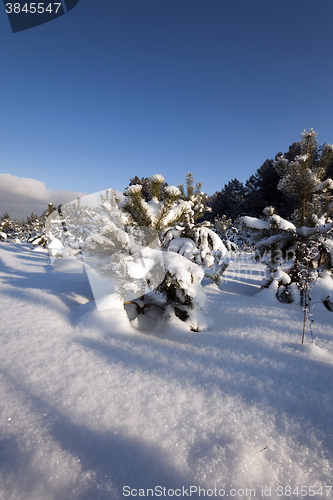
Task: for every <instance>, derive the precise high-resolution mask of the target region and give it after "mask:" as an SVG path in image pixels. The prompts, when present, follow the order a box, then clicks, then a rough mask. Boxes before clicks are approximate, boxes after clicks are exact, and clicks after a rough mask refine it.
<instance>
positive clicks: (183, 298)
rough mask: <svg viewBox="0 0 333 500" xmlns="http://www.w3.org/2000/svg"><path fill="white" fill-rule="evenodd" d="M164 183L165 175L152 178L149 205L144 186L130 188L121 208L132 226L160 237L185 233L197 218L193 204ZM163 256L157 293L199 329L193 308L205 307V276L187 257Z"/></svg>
mask: <svg viewBox="0 0 333 500" xmlns="http://www.w3.org/2000/svg"><path fill="white" fill-rule="evenodd" d="M163 183H164V177H163V176H161V175H154V176H152V177H151V187H150V194H151V200H149V201H148V202H147V201H146V200H145V199H144V197H143V195H142V187H141V185H132V186H129V188H127V190H126V191H125V197H126V198H125V201H124V203H123V204H122V205H121V209H122V210H123V211H124V212H125V214H126V215H127V216H128V222H127V224H128V225H129V226H139V227H142V226H147V227H151V228H152V229H154V230H156V231H157V233H158V235H159V237H161V236H163V235H164V234H165V233H166V232H167V231H168V228H170V227H174V226H175V225H177V224H180V225H181V227H182V228H183V230H185V226H186V224H189V223H191V219H192V218H193V217H194V212H193V210H192V208H193V206H194V201H193V200H184V199H182V195H181V191H180V190H179V189H178V188H177V187H174V186H167V187H164V188H163ZM188 185H189V184H188ZM194 194H195V193H194ZM198 211H200V210H199V209H198ZM164 249H165V248H164ZM163 254H164V255H163V258H164V269H165V277H164V279H163V281H162V282H161V283H160V284H159V286H158V288H157V292H158V293H159V294H161V295H162V296H163V297H164V298H165V300H166V304H167V306H168V310H170V307H171V308H173V310H174V313H175V314H176V316H178V317H179V318H180V319H183V320H188V321H189V323H190V328H192V329H197V328H198V325H197V323H198V322H197V315H196V313H194V309H195V308H197V307H201V305H202V304H203V300H202V297H203V295H204V293H203V290H202V289H201V285H200V282H201V280H202V277H203V273H202V271H201V269H200V268H199V267H198V266H197V265H196V264H195V263H193V262H189V261H188V260H187V259H186V258H185V257H184V256H181V255H174V254H166V253H164V252H163ZM199 296H200V297H199ZM198 297H199V298H198Z"/></svg>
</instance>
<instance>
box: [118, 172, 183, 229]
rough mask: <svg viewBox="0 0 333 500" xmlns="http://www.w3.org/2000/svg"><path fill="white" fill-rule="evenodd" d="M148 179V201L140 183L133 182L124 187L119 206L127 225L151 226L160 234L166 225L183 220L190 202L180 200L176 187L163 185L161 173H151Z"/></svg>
mask: <svg viewBox="0 0 333 500" xmlns="http://www.w3.org/2000/svg"><path fill="white" fill-rule="evenodd" d="M150 180H151V185H150V196H151V200H150V201H148V202H147V201H146V200H145V199H144V196H143V194H142V186H141V184H134V185H131V186H129V187H128V188H127V189H126V191H125V196H126V199H125V201H124V203H123V204H122V205H121V208H122V210H123V211H124V212H125V213H126V214H127V215H128V224H129V225H132V226H133V225H134V226H139V227H144V226H146V227H151V228H153V229H155V230H156V231H157V232H158V234H159V235H161V233H162V232H163V231H164V230H165V229H166V228H167V227H170V226H173V225H174V224H176V223H177V222H182V221H184V220H185V216H186V215H190V214H191V211H192V208H191V204H190V202H188V201H182V200H181V192H180V190H179V189H178V188H177V187H175V186H167V187H163V184H164V177H163V176H162V175H153V176H152V177H151V178H150Z"/></svg>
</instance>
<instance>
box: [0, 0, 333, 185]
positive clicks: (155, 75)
mask: <svg viewBox="0 0 333 500" xmlns="http://www.w3.org/2000/svg"><path fill="white" fill-rule="evenodd" d="M332 18H333V3H332V2H331V0H318V1H317V2H314V1H308V0H304V1H299V0H292V1H290V0H289V1H286V0H270V1H267V0H265V1H262V0H253V1H252V2H249V1H248V0H234V1H232V2H230V1H229V2H227V1H224V0H115V1H113V0H100V1H96V0H95V1H94V0H80V2H79V4H78V5H77V7H75V8H74V9H73V10H72V11H71V12H69V13H67V14H66V15H64V16H62V17H60V18H58V19H56V20H54V21H52V22H50V23H47V24H45V25H43V26H40V27H36V28H33V29H31V30H27V31H24V32H20V33H16V34H13V33H11V30H10V25H9V21H8V19H7V16H6V12H5V9H4V7H2V6H1V5H0V44H1V50H0V67H1V73H0V108H1V118H2V119H1V121H0V161H1V168H0V171H1V172H2V173H6V174H11V175H12V176H17V177H23V178H31V179H35V180H38V181H41V182H42V183H44V184H45V186H46V188H47V189H48V190H53V191H54V190H68V191H77V192H85V193H90V192H95V191H99V190H102V189H105V188H108V187H112V188H114V189H119V190H122V189H123V188H124V187H126V186H127V185H128V181H129V179H130V178H131V177H133V176H135V175H139V176H140V177H142V176H150V175H152V174H154V173H161V174H162V175H164V177H165V178H166V180H167V181H168V182H169V184H174V185H177V184H179V183H181V182H183V181H184V179H185V174H186V172H188V171H190V172H193V173H194V177H195V180H196V181H199V180H200V181H203V182H204V186H203V189H204V190H205V191H206V192H207V193H208V194H213V193H214V192H215V191H217V190H221V189H222V187H223V185H224V184H225V183H226V182H228V181H229V180H230V179H232V178H235V177H237V178H238V179H239V180H241V181H245V180H246V179H247V178H248V177H249V176H250V175H251V174H253V173H254V172H255V171H256V169H257V168H259V167H260V166H261V165H262V163H263V162H264V161H265V159H266V158H273V157H274V156H275V154H276V153H277V152H278V151H280V150H281V151H283V152H284V151H286V150H287V149H288V146H289V145H290V144H291V143H292V142H294V141H297V140H298V138H299V136H300V134H301V132H302V131H303V129H308V128H310V127H313V128H314V129H315V130H316V131H317V132H318V133H319V136H318V141H319V143H323V142H329V143H332V142H333V121H332V105H333V92H332V90H333V58H332V54H333V30H332Z"/></svg>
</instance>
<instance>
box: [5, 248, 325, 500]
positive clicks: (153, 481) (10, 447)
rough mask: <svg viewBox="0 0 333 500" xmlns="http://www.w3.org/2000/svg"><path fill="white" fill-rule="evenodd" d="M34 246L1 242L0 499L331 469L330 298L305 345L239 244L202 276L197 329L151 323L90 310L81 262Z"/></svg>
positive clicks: (252, 481) (235, 484) (260, 483)
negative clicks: (203, 327)
mask: <svg viewBox="0 0 333 500" xmlns="http://www.w3.org/2000/svg"><path fill="white" fill-rule="evenodd" d="M37 250H38V251H33V250H32V248H31V247H30V246H28V245H26V244H19V243H10V244H9V243H6V242H4V243H0V257H1V260H0V278H1V281H0V304H1V306H0V307H1V334H0V336H1V349H0V402H1V403H0V415H1V420H0V426H1V428H0V498H1V499H2V500H74V499H75V500H89V499H94V500H104V499H105V500H106V499H107V500H117V499H121V498H124V496H123V487H124V486H129V487H130V488H137V489H138V491H139V489H140V488H141V489H144V490H145V491H146V489H147V488H154V487H155V486H158V485H160V486H162V487H165V488H166V489H173V490H175V489H176V488H182V487H183V486H184V487H185V488H186V487H189V486H191V485H193V486H195V485H196V486H198V487H199V486H201V487H202V488H214V487H217V489H219V488H224V489H225V490H226V491H227V492H228V491H229V489H230V488H236V489H240V488H243V489H245V488H255V490H256V498H262V497H261V489H262V487H267V488H268V487H271V488H272V490H271V496H270V498H271V499H275V500H276V499H278V498H281V496H279V495H278V494H277V490H276V488H277V486H279V485H280V486H283V487H285V486H288V485H289V486H291V487H292V488H294V487H296V486H299V488H300V487H301V486H302V485H304V486H306V487H307V488H308V487H309V486H310V485H315V487H316V488H319V487H320V486H323V488H324V486H328V485H331V484H332V465H333V436H332V428H333V411H332V410H333V395H332V377H333V332H332V313H330V312H328V311H327V310H325V308H324V306H322V305H321V304H318V305H317V306H316V308H315V309H314V320H315V322H314V324H313V330H314V334H315V336H318V340H317V341H316V342H315V343H313V344H312V343H310V341H309V338H307V340H308V342H307V343H306V344H305V345H303V346H302V345H301V344H300V341H301V318H302V313H301V311H300V309H299V308H298V307H297V306H296V305H295V304H290V305H286V304H280V303H278V302H277V301H276V299H275V302H271V301H270V298H269V297H268V296H267V295H265V294H263V293H262V292H260V293H259V294H257V293H256V292H257V291H258V290H259V283H260V281H261V279H262V277H263V274H262V273H263V266H262V265H260V264H259V265H258V264H254V263H253V262H252V261H251V262H250V261H247V260H245V259H242V258H239V259H238V260H237V262H236V261H235V262H234V263H230V265H229V268H228V269H227V271H226V273H225V275H224V276H225V278H224V282H223V284H220V288H218V287H217V286H216V285H215V284H208V285H206V286H204V289H205V292H206V295H207V301H206V303H205V307H204V314H205V316H206V320H207V323H208V329H207V331H205V332H200V333H194V332H189V331H188V330H186V327H185V326H182V325H181V323H180V322H177V323H176V322H175V323H172V321H171V323H170V324H168V325H163V324H161V323H157V324H156V327H155V329H154V330H152V331H150V333H147V332H143V331H140V330H139V329H136V328H135V323H134V322H132V323H130V322H129V321H128V316H127V314H126V312H125V310H124V308H123V307H122V304H121V303H120V302H119V303H118V305H117V304H116V302H115V306H114V308H113V309H107V310H104V311H97V309H96V306H95V303H94V300H93V296H92V292H91V289H90V286H89V281H88V278H87V276H86V274H85V273H83V272H81V273H78V272H76V273H69V272H66V273H59V272H55V271H54V269H53V268H52V266H51V264H50V262H49V257H48V255H47V254H46V253H45V252H44V251H42V250H41V249H37ZM184 272H185V270H184ZM324 492H325V495H326V490H325V489H324ZM325 495H324V496H325ZM330 495H331V496H332V493H331V494H330ZM324 496H322V497H318V496H317V497H315V498H324ZM184 498H185V497H184ZM192 498H199V496H198V494H192ZM213 498H214V497H213ZM236 498H241V497H240V496H238V497H236ZM244 498H245V496H244ZM283 498H285V497H283ZM303 498H314V497H310V496H308V495H307V496H305V497H303Z"/></svg>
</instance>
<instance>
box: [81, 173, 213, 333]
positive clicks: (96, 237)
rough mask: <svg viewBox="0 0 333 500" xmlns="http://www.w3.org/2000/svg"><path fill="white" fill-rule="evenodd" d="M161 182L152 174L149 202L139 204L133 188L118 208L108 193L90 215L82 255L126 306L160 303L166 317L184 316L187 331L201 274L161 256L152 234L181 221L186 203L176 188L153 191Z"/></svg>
mask: <svg viewBox="0 0 333 500" xmlns="http://www.w3.org/2000/svg"><path fill="white" fill-rule="evenodd" d="M162 180H163V178H162V176H153V178H152V187H153V190H152V191H153V194H154V196H152V198H151V200H150V201H149V202H146V201H145V200H142V197H141V196H140V193H141V188H140V187H136V186H133V185H132V186H130V187H129V188H128V189H127V191H126V196H125V200H124V203H123V204H120V206H119V207H118V206H117V204H115V202H114V199H113V201H112V199H111V198H112V196H111V195H112V193H110V196H111V198H110V199H108V200H105V199H103V200H102V203H101V205H100V206H99V207H98V208H96V209H95V211H94V217H93V220H92V221H91V223H90V226H89V229H90V235H89V236H88V238H87V240H86V243H85V245H84V246H83V252H84V254H85V255H90V256H92V257H93V258H95V259H97V261H98V265H97V267H96V269H97V270H98V272H99V273H100V274H101V275H102V276H103V277H104V278H107V279H109V280H110V281H112V282H113V283H114V284H115V289H116V291H117V293H118V294H119V295H120V296H121V297H122V298H123V300H124V301H125V302H133V301H134V302H135V304H136V305H138V307H137V309H138V312H143V311H144V309H145V307H148V306H151V304H157V307H161V304H163V303H164V306H165V307H166V311H165V314H166V315H169V316H170V314H176V315H177V314H178V316H179V317H181V318H182V319H185V317H186V318H187V319H188V323H189V326H190V328H192V329H198V328H199V326H198V315H197V313H196V312H195V311H194V308H196V307H200V306H201V305H202V304H203V297H204V296H205V294H204V293H203V290H202V288H201V285H200V282H201V279H202V277H203V274H202V271H201V269H200V268H199V267H198V266H197V265H195V264H194V263H191V262H189V261H188V260H187V259H185V258H184V257H181V256H179V255H167V254H166V253H165V252H163V251H162V249H161V248H160V241H159V233H158V231H157V229H160V230H161V228H163V227H165V225H166V224H167V223H168V221H171V222H174V221H175V220H179V219H181V216H182V214H184V213H186V212H187V211H188V210H190V205H189V204H187V202H184V201H181V200H180V201H178V196H179V191H178V189H177V188H174V187H170V186H167V187H166V188H165V191H166V192H165V193H164V194H163V195H162V193H161V191H160V190H159V189H158V188H159V186H158V184H160V183H161V181H162ZM154 184H155V185H154ZM154 188H155V189H154ZM159 198H160V199H159ZM162 198H163V199H162ZM123 207H125V210H123ZM139 224H143V225H141V226H140V225H139ZM161 296H162V298H164V302H161ZM137 299H143V300H144V302H141V301H139V302H140V303H139V302H138V301H137ZM154 299H156V300H154ZM172 311H173V312H172Z"/></svg>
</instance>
